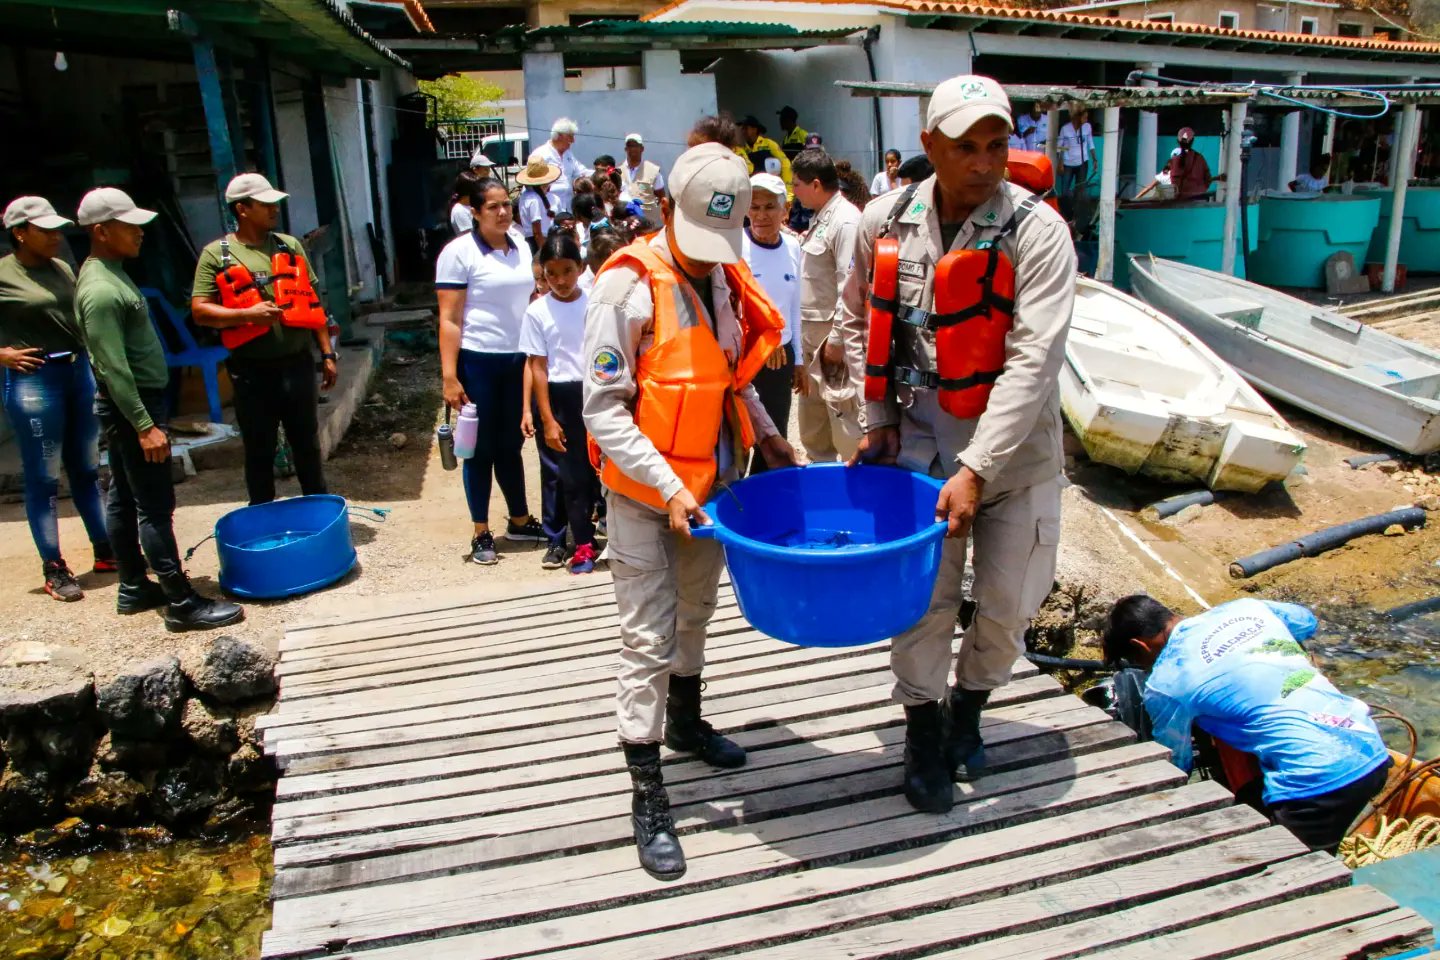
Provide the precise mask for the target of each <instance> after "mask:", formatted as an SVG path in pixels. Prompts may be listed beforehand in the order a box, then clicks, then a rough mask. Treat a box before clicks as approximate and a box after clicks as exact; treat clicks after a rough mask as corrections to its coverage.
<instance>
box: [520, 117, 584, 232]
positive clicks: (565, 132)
mask: <svg viewBox="0 0 1440 960" xmlns="http://www.w3.org/2000/svg"><path fill="white" fill-rule="evenodd" d="M579 132H580V128H579V127H578V126H576V124H575V121H574V120H571V119H570V118H569V117H561V118H560V119H559V120H556V121H555V122H554V123H552V124H550V139H549V140H548V141H546V142H545V144H544V145H543V146H541V147H540V148H539V149H538V150H536V151H535V153H533V154H531V156H539V157H541V158H542V159H544V160H545V162H546V163H553V164H555V166H557V167H559V168H560V179H558V180H556V181H555V182H554V183H552V184H550V198H551V199H552V200H554V201H555V209H556V210H569V209H570V201H571V200H572V199H573V198H574V196H575V181H576V180H578V179H580V178H581V177H588V176H590V175H591V174H592V173H594V171H593V170H589V169H587V168H585V167H584V166H581V164H580V161H579V160H576V159H575V153H574V151H573V150H571V149H570V148H571V147H572V146H574V145H575V134H577V133H579Z"/></svg>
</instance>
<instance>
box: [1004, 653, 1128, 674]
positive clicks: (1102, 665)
mask: <svg viewBox="0 0 1440 960" xmlns="http://www.w3.org/2000/svg"><path fill="white" fill-rule="evenodd" d="M1025 659H1026V660H1029V661H1030V662H1031V663H1033V664H1035V665H1036V666H1039V667H1054V668H1056V669H1057V670H1085V671H1088V672H1090V673H1095V672H1097V671H1100V670H1105V671H1113V670H1115V669H1117V668H1116V667H1114V666H1111V665H1109V664H1107V663H1106V662H1105V661H1104V660H1076V659H1074V658H1072V657H1052V656H1050V655H1049V654H1047V653H1031V652H1029V651H1026V653H1025Z"/></svg>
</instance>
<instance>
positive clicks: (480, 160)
mask: <svg viewBox="0 0 1440 960" xmlns="http://www.w3.org/2000/svg"><path fill="white" fill-rule="evenodd" d="M470 166H472V167H493V166H495V163H494V161H492V160H491V159H490V158H489V157H487V156H485V151H484V150H481V149H479V148H476V150H475V152H474V153H472V154H470Z"/></svg>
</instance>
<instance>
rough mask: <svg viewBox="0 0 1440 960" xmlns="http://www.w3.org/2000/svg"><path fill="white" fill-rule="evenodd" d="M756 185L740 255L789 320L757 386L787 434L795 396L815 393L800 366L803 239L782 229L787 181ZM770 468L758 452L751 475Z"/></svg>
mask: <svg viewBox="0 0 1440 960" xmlns="http://www.w3.org/2000/svg"><path fill="white" fill-rule="evenodd" d="M750 187H751V193H750V226H749V227H747V228H746V230H745V236H744V238H743V239H742V241H741V248H740V256H741V257H742V258H743V259H744V261H745V263H746V264H747V265H748V266H749V267H750V272H751V273H753V274H754V275H755V279H756V280H759V281H760V286H762V287H764V288H765V292H766V293H768V294H769V295H770V299H771V300H773V301H774V302H775V306H777V307H778V308H779V309H780V313H781V315H782V316H783V317H784V318H785V331H784V333H783V334H782V335H781V340H780V344H781V345H780V347H779V348H778V349H776V351H775V352H774V353H772V354H770V358H769V359H768V360H767V361H765V368H764V369H763V370H761V371H760V372H759V373H758V374H756V375H755V381H754V382H755V389H756V390H757V391H759V393H760V402H761V403H762V404H764V406H765V412H766V413H768V414H770V419H771V420H772V421H774V423H775V427H776V428H777V429H778V430H779V431H780V433H781V435H782V436H783V435H784V434H785V431H786V427H787V426H788V424H789V423H790V397H791V395H792V394H801V395H804V394H805V393H806V392H807V391H808V390H809V389H810V378H809V377H807V376H805V367H804V366H803V365H797V364H796V362H795V360H796V349H797V347H798V346H799V340H798V339H797V335H796V331H797V330H799V327H800V241H799V240H797V239H796V238H795V235H794V234H793V233H789V232H787V231H785V230H782V229H781V225H782V224H784V223H785V220H786V218H787V216H788V215H789V210H788V205H787V204H786V201H785V181H783V180H781V179H780V178H779V177H777V176H775V175H774V174H773V173H757V174H755V175H754V176H753V177H751V178H750ZM765 469H766V467H765V458H764V457H762V456H760V454H759V452H758V451H757V452H756V453H755V454H754V455H753V456H752V457H751V458H750V473H752V474H755V473H761V472H763V471H764V470H765Z"/></svg>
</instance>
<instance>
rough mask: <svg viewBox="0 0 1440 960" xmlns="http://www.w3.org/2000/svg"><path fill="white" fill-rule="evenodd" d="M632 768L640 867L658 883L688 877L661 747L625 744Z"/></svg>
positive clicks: (632, 802)
mask: <svg viewBox="0 0 1440 960" xmlns="http://www.w3.org/2000/svg"><path fill="white" fill-rule="evenodd" d="M620 746H621V748H622V749H623V750H624V751H625V763H626V765H627V766H628V767H629V768H630V787H631V790H632V791H633V792H632V793H631V797H630V822H631V824H632V825H633V826H634V827H635V852H636V853H637V854H639V856H640V866H642V867H644V868H645V872H646V873H648V874H650V876H652V877H654V878H655V879H656V880H678V879H680V878H681V877H682V876H684V875H685V851H683V850H681V849H680V841H679V840H678V839H676V837H675V820H674V819H673V818H672V817H671V816H670V798H669V796H667V795H666V793H665V781H664V779H663V778H662V777H661V775H660V744H658V743H622V744H620Z"/></svg>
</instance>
